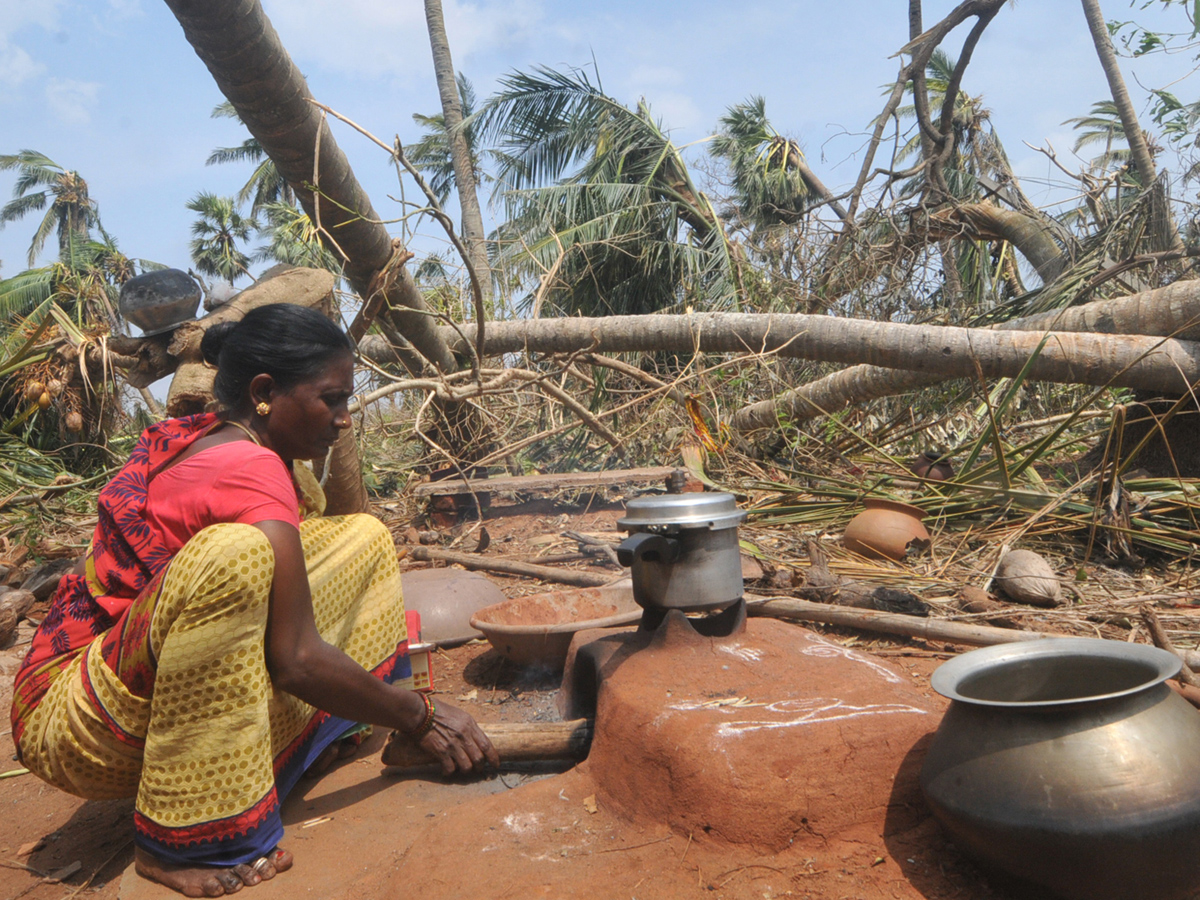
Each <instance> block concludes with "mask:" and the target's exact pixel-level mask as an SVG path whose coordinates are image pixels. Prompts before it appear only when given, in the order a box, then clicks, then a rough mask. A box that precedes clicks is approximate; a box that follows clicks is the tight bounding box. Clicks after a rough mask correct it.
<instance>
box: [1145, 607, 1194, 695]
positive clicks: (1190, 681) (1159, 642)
mask: <svg viewBox="0 0 1200 900" xmlns="http://www.w3.org/2000/svg"><path fill="white" fill-rule="evenodd" d="M1142 621H1143V622H1145V623H1146V630H1147V631H1149V632H1150V640H1152V641H1154V646H1155V647H1159V648H1160V649H1163V650H1166V651H1167V652H1168V653H1174V654H1175V655H1176V656H1178V657H1179V665H1180V669H1179V680H1180V682H1182V683H1183V684H1186V685H1189V686H1191V687H1200V678H1197V677H1196V673H1195V672H1193V671H1192V669H1191V666H1189V665H1188V663H1187V660H1186V659H1185V658H1184V655H1183V654H1182V653H1180V652H1179V651H1178V650H1177V649H1176V648H1175V645H1174V644H1173V643H1172V642H1171V638H1170V637H1169V636H1168V635H1167V631H1166V629H1165V628H1163V627H1162V622H1160V621H1159V620H1158V616H1157V615H1155V614H1154V610H1152V609H1151V608H1150V607H1149V606H1143V607H1142Z"/></svg>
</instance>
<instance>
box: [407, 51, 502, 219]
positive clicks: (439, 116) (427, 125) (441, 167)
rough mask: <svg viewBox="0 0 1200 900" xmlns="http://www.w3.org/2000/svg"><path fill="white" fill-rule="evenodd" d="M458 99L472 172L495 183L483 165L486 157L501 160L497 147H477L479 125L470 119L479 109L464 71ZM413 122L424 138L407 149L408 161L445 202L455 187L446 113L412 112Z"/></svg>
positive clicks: (480, 182) (479, 181) (481, 180)
mask: <svg viewBox="0 0 1200 900" xmlns="http://www.w3.org/2000/svg"><path fill="white" fill-rule="evenodd" d="M457 87H458V98H459V105H460V106H461V108H462V115H463V119H464V120H466V122H467V124H466V125H464V126H462V127H461V128H460V129H459V130H460V132H461V133H462V135H463V137H464V138H465V139H466V142H467V148H468V150H469V151H470V153H471V171H472V172H473V173H474V176H475V179H476V184H477V185H484V184H492V183H493V182H494V181H495V179H494V178H493V177H492V176H491V174H489V173H488V171H487V170H486V169H485V168H484V165H483V160H484V159H485V158H486V159H490V160H491V161H492V162H493V163H495V162H498V157H499V154H498V153H497V152H496V151H495V150H491V149H482V150H481V148H480V147H479V146H478V144H479V142H478V140H477V137H476V133H477V130H478V126H477V124H476V122H475V121H474V120H473V119H472V118H471V117H472V116H474V115H475V112H476V108H475V107H476V104H477V101H476V98H475V88H474V86H473V85H472V84H471V80H470V79H469V78H467V76H466V75H464V74H463V73H462V72H459V73H458V81H457ZM413 121H414V122H416V123H417V124H418V125H420V126H421V127H422V128H424V129H425V134H424V136H423V137H422V138H421V140H419V141H417V143H415V144H409V145H408V146H407V147H405V148H404V153H405V155H406V156H407V157H408V161H409V162H411V163H412V164H413V165H414V166H416V167H417V168H418V169H420V170H421V171H422V172H424V173H425V174H426V176H427V180H428V181H429V187H430V188H432V189H433V192H434V193H435V194H436V195H437V198H438V201H439V202H440V203H442V204H445V202H446V201H447V200H449V199H450V192H451V191H453V190H454V184H455V180H454V161H453V159H452V158H451V156H450V133H449V129H448V128H447V127H446V117H445V115H444V114H443V113H435V114H433V115H430V116H426V115H422V114H421V113H413Z"/></svg>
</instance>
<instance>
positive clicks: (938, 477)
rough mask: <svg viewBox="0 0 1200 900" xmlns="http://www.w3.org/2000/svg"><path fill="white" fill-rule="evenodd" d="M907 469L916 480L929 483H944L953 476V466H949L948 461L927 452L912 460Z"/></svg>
mask: <svg viewBox="0 0 1200 900" xmlns="http://www.w3.org/2000/svg"><path fill="white" fill-rule="evenodd" d="M908 468H909V469H910V470H911V471H912V473H913V474H914V475H916V476H917V477H918V478H927V479H929V480H930V481H946V480H947V479H949V478H950V477H951V476H952V475H953V474H954V466H952V465H950V460H948V459H945V458H944V457H941V456H938V455H937V454H936V453H930V452H929V451H928V450H926V451H925V452H924V453H922V454H921V455H920V456H918V457H917V458H916V459H914V460H913V461H912V464H911V465H910V466H909V467H908Z"/></svg>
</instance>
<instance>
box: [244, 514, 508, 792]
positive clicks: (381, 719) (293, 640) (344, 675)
mask: <svg viewBox="0 0 1200 900" xmlns="http://www.w3.org/2000/svg"><path fill="white" fill-rule="evenodd" d="M256 527H257V528H258V529H259V530H260V531H262V533H263V534H265V535H266V537H267V540H268V541H270V542H271V549H272V550H273V551H274V552H275V578H274V581H273V582H272V584H271V605H270V613H269V615H268V618H267V639H266V657H267V670H268V671H269V672H270V674H271V681H272V683H273V684H274V685H275V686H276V687H278V688H279V689H280V690H284V691H287V692H288V693H289V694H293V695H295V696H296V697H299V698H300V699H301V700H303V701H304V702H305V703H309V704H311V705H313V706H315V707H317V708H318V709H323V710H325V711H326V712H328V713H332V714H333V715H335V716H339V717H340V718H343V719H349V720H351V721H353V722H369V723H370V724H372V725H381V726H384V727H388V728H398V729H399V730H400V731H402V732H405V731H414V730H416V729H417V728H418V727H419V726H420V725H421V723H422V722H423V721H424V718H425V703H424V701H423V700H422V699H421V697H420V696H419V695H418V694H417V693H416V692H415V691H408V690H405V689H404V688H401V687H399V686H397V685H391V684H388V683H386V682H384V681H381V680H380V679H378V678H376V677H375V676H374V675H372V674H371V673H369V672H368V671H367V670H366V669H364V668H363V667H362V666H360V665H359V664H358V663H356V662H355V661H354V660H352V659H351V658H350V657H349V656H347V655H346V654H345V653H343V652H342V651H341V650H339V649H338V648H337V647H334V646H333V645H332V644H329V643H327V642H326V641H325V640H323V639H322V638H321V635H320V633H319V632H318V631H317V625H316V620H315V618H314V616H313V607H312V594H311V592H310V590H309V586H308V571H307V569H306V567H305V563H304V548H303V547H302V546H301V543H300V532H299V531H297V530H296V528H295V526H294V525H292V524H290V523H288V522H277V521H268V522H260V523H258V525H257V526H256ZM421 746H422V747H423V748H425V749H426V750H427V751H429V752H430V753H432V754H434V755H435V756H436V757H437V758H438V760H439V761H440V762H441V764H442V769H443V771H445V772H446V774H450V773H452V772H454V771H455V770H456V769H457V770H459V771H462V772H467V771H471V770H478V769H481V768H483V766H484V765H485V764H486V763H491V764H492V765H497V764H498V763H499V757H498V756H497V754H496V750H495V748H493V747H492V743H491V741H489V740H488V738H487V735H485V734H484V733H483V732H482V731H481V730H480V729H479V726H478V725H477V724H476V723H475V720H474V719H472V718H471V717H470V716H469V715H467V713H465V712H463V711H462V710H460V709H456V708H455V707H452V706H448V705H445V704H442V703H438V704H437V715H436V717H435V719H434V727H433V729H432V730H431V731H430V732H429V733H428V734H427V735H426V736H425V737H424V738H422V740H421Z"/></svg>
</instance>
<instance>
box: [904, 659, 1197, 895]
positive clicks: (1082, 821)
mask: <svg viewBox="0 0 1200 900" xmlns="http://www.w3.org/2000/svg"><path fill="white" fill-rule="evenodd" d="M1179 665H1180V663H1179V659H1178V658H1177V657H1175V656H1174V655H1173V654H1171V653H1167V652H1165V651H1163V650H1158V649H1156V648H1154V647H1148V646H1145V645H1140V644H1128V643H1118V642H1114V641H1099V640H1090V639H1084V638H1061V639H1057V638H1056V639H1047V640H1039V641H1032V642H1029V643H1019V644H1005V645H1001V646H997V647H988V648H986V649H983V650H975V651H973V652H971V653H967V654H964V655H963V656H960V657H958V658H956V659H954V660H951V661H950V662H948V663H946V664H945V665H943V666H942V667H941V668H939V669H938V670H937V671H936V672H934V674H933V678H932V679H931V682H932V685H933V687H934V689H935V690H936V691H938V693H940V694H942V695H944V696H946V697H949V698H950V700H951V701H952V702H951V704H950V708H949V709H948V710H947V712H946V715H945V717H944V718H943V720H942V723H941V725H940V727H939V728H938V730H937V734H936V735H935V736H934V739H933V742H932V744H931V745H930V748H929V752H928V754H927V756H926V758H925V763H924V768H923V770H922V773H921V786H922V788H923V790H924V792H925V796H926V799H927V800H928V801H929V804H930V806H931V807H932V809H933V812H934V814H935V815H936V816H937V818H938V820H939V821H940V822H941V823H942V825H943V827H944V828H945V829H946V831H947V832H948V833H949V834H950V836H951V838H952V839H953V841H954V843H955V844H957V845H958V846H959V847H960V848H961V849H962V850H963V851H964V852H966V853H968V854H970V855H972V856H974V857H976V858H977V859H978V860H980V861H981V862H983V863H984V864H986V865H991V866H994V867H996V868H998V869H1000V870H1002V871H1005V872H1008V873H1010V874H1012V875H1016V876H1018V877H1020V878H1024V879H1027V880H1029V881H1033V882H1036V883H1038V884H1041V885H1044V886H1046V887H1048V888H1050V889H1051V890H1053V891H1054V892H1055V893H1057V894H1058V895H1060V896H1062V897H1067V898H1079V900H1085V898H1086V900H1135V898H1141V900H1144V898H1151V897H1152V898H1154V900H1171V898H1182V897H1187V896H1190V895H1191V894H1192V892H1193V891H1195V890H1196V889H1197V888H1198V887H1200V763H1198V761H1200V714H1198V713H1197V712H1196V710H1194V709H1193V708H1192V707H1191V706H1190V705H1189V704H1188V703H1187V702H1186V701H1185V700H1183V699H1182V698H1180V697H1179V696H1178V695H1176V694H1175V693H1174V692H1173V691H1172V690H1171V689H1170V688H1168V687H1167V686H1166V685H1165V684H1164V683H1163V682H1164V681H1165V680H1166V679H1168V678H1170V677H1172V676H1173V675H1175V674H1176V673H1177V672H1178V671H1179Z"/></svg>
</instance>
